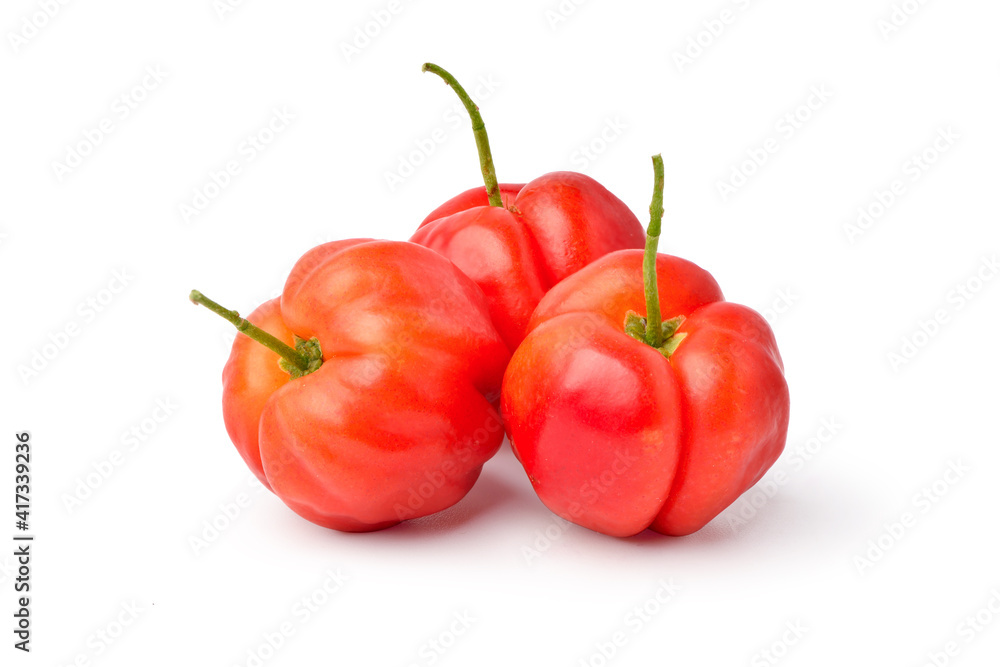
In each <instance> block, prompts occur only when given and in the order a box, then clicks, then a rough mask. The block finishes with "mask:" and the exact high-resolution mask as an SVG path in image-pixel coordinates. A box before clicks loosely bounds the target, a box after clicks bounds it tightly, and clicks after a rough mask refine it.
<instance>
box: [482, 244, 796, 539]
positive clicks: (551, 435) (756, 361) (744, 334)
mask: <svg viewBox="0 0 1000 667" xmlns="http://www.w3.org/2000/svg"><path fill="white" fill-rule="evenodd" d="M657 283H658V285H659V291H660V301H661V310H662V312H663V317H664V319H670V318H672V317H675V316H677V315H684V316H685V317H686V320H685V321H684V323H683V324H682V325H681V327H680V329H679V332H683V333H686V334H687V337H686V338H685V339H684V340H683V341H682V342H681V343H680V345H679V347H678V348H677V350H676V351H675V352H674V354H673V355H672V356H671V357H670V358H669V359H667V358H665V357H664V356H663V355H662V354H660V352H658V351H657V350H655V349H653V348H652V347H650V346H649V345H646V344H645V343H641V342H639V341H637V340H635V339H633V338H631V337H630V336H628V335H627V334H625V332H624V322H625V316H626V314H627V312H628V311H629V310H633V311H636V312H638V313H639V314H640V315H643V316H645V313H646V308H645V295H644V293H643V287H642V284H643V283H642V252H639V251H630V250H625V251H620V252H616V253H612V254H610V255H608V256H606V257H604V258H602V259H599V260H597V261H596V262H594V263H593V264H591V265H590V266H588V267H586V268H585V269H583V270H582V271H580V272H578V273H576V274H575V275H573V276H570V277H569V278H567V279H566V280H564V281H563V282H561V283H560V284H559V285H557V286H556V287H555V288H553V289H552V291H550V292H549V293H548V294H547V295H546V296H545V298H544V299H542V301H541V303H539V305H538V308H537V310H536V311H535V314H534V315H533V316H532V318H531V323H530V326H529V333H528V335H527V337H526V338H525V340H524V342H523V343H522V345H521V346H520V347H519V348H518V349H517V351H516V352H515V353H514V356H513V358H512V359H511V362H510V365H509V366H508V367H507V372H506V375H505V377H504V386H503V395H502V401H501V405H502V411H503V415H504V419H505V422H506V426H507V430H508V433H509V435H510V437H511V444H512V446H513V449H514V452H515V453H516V454H517V457H518V459H519V460H520V461H521V464H522V465H523V466H524V469H525V471H526V472H527V473H528V476H529V478H530V480H531V483H532V485H533V486H534V488H535V491H536V493H537V494H538V496H539V498H540V499H541V500H542V502H543V503H545V505H546V506H547V507H549V509H551V510H552V511H553V512H555V513H556V514H558V515H559V516H561V517H563V518H565V519H567V520H569V521H573V522H574V523H577V524H579V525H581V526H585V527H587V528H591V529H593V530H596V531H598V532H601V533H605V534H607V535H614V536H619V537H625V536H629V535H635V534H636V533H639V532H641V531H643V530H645V529H646V528H652V529H653V530H655V531H657V532H660V533H664V534H666V535H688V534H690V533H693V532H695V531H697V530H698V529H700V528H701V527H703V526H704V525H705V524H707V523H708V522H709V521H711V520H712V519H713V518H714V517H715V516H717V515H718V514H719V513H720V512H721V511H722V510H723V509H725V508H726V507H728V506H729V505H730V504H731V503H732V502H733V501H734V500H736V499H737V498H738V497H739V496H740V494H742V493H743V492H744V491H746V490H747V489H749V488H750V487H751V486H752V485H753V484H754V483H756V482H757V481H758V480H759V479H760V478H761V476H762V475H763V474H764V472H765V471H766V470H767V469H768V468H769V467H770V466H771V465H772V464H773V463H774V461H775V460H777V458H778V456H779V455H780V454H781V451H782V449H783V448H784V443H785V437H786V434H787V430H788V416H789V397H788V386H787V384H786V382H785V378H784V367H783V365H782V361H781V357H780V355H779V354H778V348H777V344H776V342H775V339H774V335H773V333H772V332H771V328H770V327H769V326H768V324H767V322H766V321H765V320H764V318H763V317H761V316H760V315H759V314H758V313H756V312H754V311H753V310H751V309H749V308H747V307H745V306H740V305H737V304H732V303H728V302H726V301H723V297H722V292H721V290H720V289H719V286H718V284H717V283H716V282H715V280H714V279H713V278H712V277H711V275H709V274H708V273H707V272H705V271H704V270H702V269H700V268H699V267H697V266H696V265H694V264H692V263H690V262H688V261H686V260H683V259H680V258H678V257H671V256H669V255H659V256H658V257H657Z"/></svg>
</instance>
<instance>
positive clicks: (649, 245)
mask: <svg viewBox="0 0 1000 667" xmlns="http://www.w3.org/2000/svg"><path fill="white" fill-rule="evenodd" d="M662 221H663V156H661V155H654V156H653V201H652V203H651V204H650V205H649V227H647V228H646V250H645V252H644V253H643V256H642V281H643V286H644V288H645V292H646V342H647V343H649V344H650V345H652V346H653V347H656V348H659V347H660V346H661V345H663V340H664V339H663V326H662V325H663V319H662V318H663V316H662V314H661V313H660V291H659V287H658V285H657V282H656V249H657V247H658V246H659V244H660V225H661V223H662Z"/></svg>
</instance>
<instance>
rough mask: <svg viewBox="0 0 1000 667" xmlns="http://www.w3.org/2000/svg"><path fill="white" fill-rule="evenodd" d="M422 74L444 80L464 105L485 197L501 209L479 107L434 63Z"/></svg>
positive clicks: (493, 168) (491, 155)
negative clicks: (470, 125) (435, 75)
mask: <svg viewBox="0 0 1000 667" xmlns="http://www.w3.org/2000/svg"><path fill="white" fill-rule="evenodd" d="M421 70H422V71H424V72H433V73H434V74H437V75H438V76H439V77H441V78H442V79H444V82H445V83H447V84H448V85H449V86H451V87H452V89H454V91H455V93H456V94H457V95H458V99H460V100H461V101H462V104H464V105H465V110H466V111H468V112H469V118H470V119H472V132H473V134H475V136H476V149H477V150H478V151H479V166H480V168H481V169H482V170H483V182H484V183H486V196H487V197H489V200H490V206H499V207H501V208H502V207H503V200H502V199H501V198H500V185H499V184H498V183H497V171H496V167H494V166H493V153H492V152H490V139H489V137H488V136H487V135H486V124H485V123H484V122H483V117H482V115H480V113H479V107H477V106H476V103H475V102H473V101H472V98H471V97H469V94H468V93H467V92H465V88H462V84H460V83H459V82H458V81H457V80H456V79H455V77H453V76H452V75H451V74H449V73H448V72H447V71H446V70H444V69H442V68H440V67H438V66H437V65H435V64H434V63H424V66H423V68H421Z"/></svg>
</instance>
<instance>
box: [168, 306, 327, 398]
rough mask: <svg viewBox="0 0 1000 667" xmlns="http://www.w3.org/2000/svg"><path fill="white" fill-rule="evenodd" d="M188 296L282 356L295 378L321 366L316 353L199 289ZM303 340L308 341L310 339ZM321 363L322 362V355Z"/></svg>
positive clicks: (284, 366) (286, 368)
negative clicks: (273, 332)
mask: <svg viewBox="0 0 1000 667" xmlns="http://www.w3.org/2000/svg"><path fill="white" fill-rule="evenodd" d="M188 298H189V299H191V303H193V304H195V305H197V306H205V307H206V308H208V309H209V310H210V311H212V312H213V313H215V314H216V315H218V316H219V317H221V318H222V319H224V320H226V321H227V322H229V323H231V324H232V325H233V326H235V327H236V329H237V330H238V331H240V332H241V333H244V334H246V335H247V336H249V337H250V338H252V339H253V340H255V341H257V342H258V343H260V344H261V345H263V346H264V347H266V348H267V349H269V350H271V351H272V352H274V353H275V354H277V355H278V356H279V357H281V359H282V360H283V361H284V362H285V363H284V364H282V368H284V369H285V370H286V371H288V372H289V374H291V375H292V377H293V378H296V377H301V376H302V375H305V374H306V373H310V372H312V371H314V370H316V368H318V367H319V365H318V364H317V360H316V359H315V358H313V357H314V355H311V354H309V353H308V352H307V351H303V350H301V349H296V348H294V347H292V346H291V345H288V344H287V343H284V342H282V341H280V340H278V339H277V338H275V337H274V336H272V335H271V334H269V333H267V332H266V331H264V330H263V329H261V328H260V327H258V326H255V325H254V324H252V323H251V322H250V321H249V320H247V319H244V318H242V317H240V314H239V313H237V312H236V311H235V310H229V309H227V308H224V307H222V306H220V305H219V304H218V303H216V302H215V301H212V300H211V299H209V298H208V297H207V296H205V295H204V294H202V293H201V292H199V291H198V290H191V294H190V295H189V296H188ZM303 342H304V343H306V342H308V341H303ZM316 343H317V350H318V341H316ZM299 347H301V346H299ZM319 363H322V355H320V358H319ZM296 371H298V372H296Z"/></svg>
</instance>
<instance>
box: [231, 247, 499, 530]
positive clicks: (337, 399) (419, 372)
mask: <svg viewBox="0 0 1000 667" xmlns="http://www.w3.org/2000/svg"><path fill="white" fill-rule="evenodd" d="M247 319H249V320H250V321H251V322H253V323H254V324H257V325H258V326H260V327H261V328H263V329H265V330H267V331H269V332H270V333H272V334H273V335H275V336H277V337H278V338H280V339H281V340H283V341H284V342H286V343H288V344H290V345H291V344H293V335H297V336H299V337H300V338H303V339H309V338H312V337H314V336H315V337H316V338H317V339H319V342H320V347H321V349H322V351H323V360H324V361H323V364H322V366H321V367H320V368H319V369H318V370H317V371H315V372H313V373H310V374H308V375H305V376H303V377H300V378H298V379H295V380H290V379H289V376H288V375H287V374H286V373H284V372H283V371H281V370H280V369H279V368H278V356H277V355H276V354H275V353H273V352H271V351H270V350H268V349H266V348H265V347H263V346H262V345H259V344H257V343H255V342H253V341H251V340H250V339H249V338H247V337H246V336H243V335H238V336H237V339H236V341H235V342H234V344H233V349H232V353H231V354H230V357H229V361H228V362H227V364H226V367H225V370H224V371H223V415H224V417H225V422H226V428H227V430H228V432H229V435H230V438H231V439H232V440H233V443H234V444H235V445H236V448H237V450H238V451H239V452H240V455H241V456H242V457H243V459H244V461H246V463H247V465H248V466H250V468H251V470H253V472H254V474H256V475H257V477H258V478H259V479H260V480H261V481H262V482H263V483H264V484H265V485H266V486H267V487H268V488H269V489H271V490H272V491H273V492H274V493H275V494H277V495H278V496H279V497H280V498H281V499H282V500H283V501H284V502H285V504H287V505H288V506H289V507H290V508H292V509H293V510H294V511H295V512H297V513H298V514H300V515H301V516H303V517H305V518H306V519H309V520H310V521H312V522H314V523H317V524H319V525H322V526H326V527H329V528H335V529H337V530H342V531H370V530H378V529H381V528H386V527H388V526H391V525H394V524H396V523H398V522H400V521H403V520H406V519H412V518H416V517H419V516H425V515H428V514H432V513H434V512H438V511H440V510H442V509H445V508H447V507H450V506H451V505H453V504H454V503H456V502H458V501H459V500H460V499H461V498H462V497H464V496H465V494H466V493H467V492H468V491H469V489H470V488H472V485H473V483H475V481H476V479H477V478H478V476H479V473H480V471H481V469H482V466H483V464H484V463H485V462H486V461H487V460H488V459H489V458H490V457H492V456H493V455H494V454H495V453H496V452H497V450H498V449H499V447H500V444H501V442H502V441H503V428H502V426H501V421H500V417H499V414H498V413H497V410H496V407H495V402H496V400H497V397H498V395H499V389H500V383H501V379H502V377H503V371H504V367H505V366H506V363H507V360H508V358H509V354H508V352H507V349H506V346H505V345H504V343H503V341H502V340H501V338H500V335H499V334H498V333H497V331H496V329H495V328H494V327H493V325H492V323H491V322H490V319H489V313H488V310H487V307H486V302H485V299H484V297H483V294H482V291H481V290H480V289H479V288H478V287H477V286H476V285H475V283H473V282H472V281H471V280H470V279H469V278H468V277H467V276H465V275H464V274H463V273H462V272H461V271H459V270H458V269H457V268H456V267H455V266H454V265H453V264H452V263H451V262H449V261H448V260H446V259H445V258H443V257H441V256H440V255H438V254H436V253H434V252H431V251H429V250H427V249H425V248H422V247H420V246H417V245H415V244H412V243H399V242H392V241H370V240H366V239H353V240H349V241H337V242H333V243H327V244H324V245H321V246H317V247H316V248H313V249H312V250H310V251H309V252H308V253H306V254H305V255H303V257H302V258H301V259H300V260H299V261H298V263H297V264H296V265H295V267H294V268H293V269H292V271H291V274H290V275H289V277H288V281H287V282H286V284H285V288H284V291H283V293H282V295H281V298H280V299H274V300H272V301H269V302H267V303H265V304H263V305H262V306H261V307H260V308H258V309H257V310H256V311H254V313H253V314H251V315H250V316H249V317H248V318H247Z"/></svg>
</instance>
